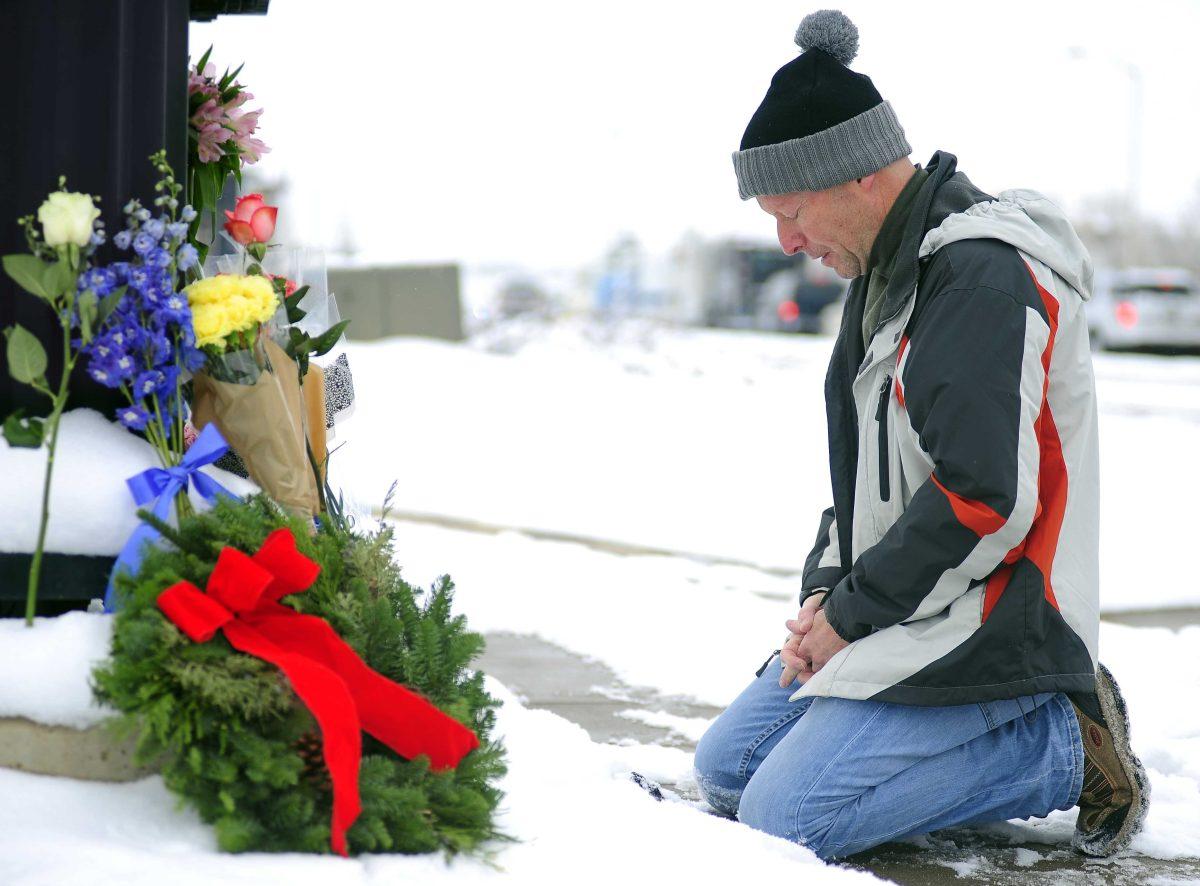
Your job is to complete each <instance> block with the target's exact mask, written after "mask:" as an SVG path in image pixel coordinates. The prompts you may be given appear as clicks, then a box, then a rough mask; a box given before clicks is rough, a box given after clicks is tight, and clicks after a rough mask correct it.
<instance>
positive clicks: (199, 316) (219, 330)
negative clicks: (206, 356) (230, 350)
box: [192, 303, 229, 347]
mask: <svg viewBox="0 0 1200 886" xmlns="http://www.w3.org/2000/svg"><path fill="white" fill-rule="evenodd" d="M228 325H229V324H228V322H227V320H226V313H225V306H224V305H222V304H220V303H208V304H204V303H201V304H197V305H195V306H193V308H192V329H193V330H194V331H195V333H196V345H197V346H198V347H204V346H206V345H216V346H217V347H224V345H225V336H226V335H228V334H229V329H228Z"/></svg>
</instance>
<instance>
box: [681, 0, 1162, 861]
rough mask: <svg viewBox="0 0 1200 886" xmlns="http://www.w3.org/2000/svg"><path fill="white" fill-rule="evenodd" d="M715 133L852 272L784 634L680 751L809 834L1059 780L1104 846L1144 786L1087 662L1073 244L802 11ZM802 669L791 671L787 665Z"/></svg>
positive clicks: (824, 16) (896, 824) (1089, 563)
mask: <svg viewBox="0 0 1200 886" xmlns="http://www.w3.org/2000/svg"><path fill="white" fill-rule="evenodd" d="M796 41H797V43H799V44H800V48H801V50H802V52H801V54H800V55H799V56H798V57H796V58H795V59H793V60H792V61H791V62H789V63H788V64H786V65H784V66H783V67H782V68H780V69H779V71H778V72H777V73H776V74H775V77H774V78H773V79H772V81H771V85H770V88H769V89H768V90H767V94H766V97H765V98H764V99H763V101H762V104H761V105H760V106H759V108H758V110H757V111H756V112H755V114H754V116H753V117H752V118H751V120H750V123H749V125H748V126H747V128H746V132H745V135H744V136H743V138H742V143H741V149H740V150H739V151H737V153H735V154H734V156H733V160H734V167H735V169H736V172H737V179H738V187H739V189H740V191H741V196H742V198H743V199H749V198H751V197H753V198H755V199H757V201H758V203H759V205H760V206H761V207H762V209H763V210H764V211H765V212H767V213H768V214H769V215H771V216H772V217H773V218H774V220H775V223H776V227H777V231H778V236H779V243H780V245H781V246H782V247H783V250H784V252H786V253H787V254H789V255H794V254H796V253H798V252H803V253H805V254H806V255H807V256H808V257H809V259H810V260H813V261H820V262H822V263H823V264H825V265H827V266H829V267H832V268H833V269H835V270H836V271H837V273H838V274H839V275H841V276H842V277H845V278H847V279H852V280H853V283H852V284H851V287H850V292H849V294H848V297H847V302H846V305H845V311H844V314H843V318H842V324H841V331H840V332H839V334H838V337H837V340H836V342H835V344H834V348H833V356H832V359H831V360H830V364H829V370H828V374H827V376H826V380H825V400H826V413H827V415H826V417H827V421H828V432H829V467H830V474H831V478H832V485H833V505H832V507H830V508H829V509H828V510H826V511H825V513H824V514H823V515H822V519H821V523H820V530H819V532H818V535H817V541H816V546H815V547H814V548H813V550H812V553H811V554H810V555H809V557H808V560H807V563H806V566H805V569H804V578H803V583H802V593H801V598H800V602H801V604H802V605H801V609H800V612H799V614H798V615H797V617H796V618H795V619H794V620H791V621H789V622H788V623H787V627H788V630H789V631H790V637H789V638H788V640H787V642H786V643H785V645H784V647H783V649H782V650H781V651H780V652H779V654H778V657H774V656H773V657H772V659H771V660H770V661H768V663H767V664H766V665H764V667H763V669H762V670H761V671H760V672H759V676H758V678H757V679H756V680H755V681H754V682H752V683H751V684H750V685H749V686H748V687H747V689H746V690H745V691H744V692H743V693H742V694H741V695H740V696H739V697H738V698H737V699H735V700H734V701H733V703H732V704H731V705H730V706H729V708H728V709H727V710H726V711H725V712H724V713H723V714H722V715H721V716H720V717H719V718H718V719H717V721H716V722H715V723H714V724H713V726H712V727H711V728H710V730H709V731H708V733H707V734H706V735H705V736H704V738H703V740H702V741H701V742H700V745H699V747H698V748H697V751H696V778H697V782H698V784H699V786H700V789H701V792H702V794H703V795H704V797H705V799H706V800H707V801H708V802H709V804H710V805H712V806H714V807H715V808H717V809H718V810H721V811H723V812H725V813H727V814H729V815H736V816H737V817H738V818H740V819H741V820H742V821H744V822H746V823H747V824H749V825H750V826H752V827H755V828H758V829H761V830H764V831H767V832H769V833H772V834H776V835H778V836H781V837H784V838H786V839H789V840H795V841H799V842H802V843H804V844H806V845H808V846H810V847H811V848H812V849H813V850H814V851H815V852H816V853H817V854H818V855H819V856H821V857H822V858H834V857H840V856H844V855H849V854H851V853H854V852H859V851H862V850H865V849H869V848H871V847H872V846H876V845H878V844H880V843H883V842H885V841H887V840H892V839H898V838H901V837H906V836H911V835H916V834H922V833H926V832H928V831H932V830H936V829H938V828H945V827H949V826H952V825H968V824H973V823H982V822H993V821H1003V820H1006V819H1011V818H1025V817H1029V816H1045V815H1047V814H1048V813H1050V812H1051V811H1052V810H1055V809H1070V808H1071V807H1073V806H1078V807H1079V816H1078V819H1077V824H1076V831H1075V837H1074V841H1073V842H1074V845H1075V846H1076V848H1078V849H1079V850H1080V851H1082V852H1085V853H1087V854H1089V855H1108V854H1111V853H1112V852H1115V851H1116V850H1118V849H1120V848H1122V847H1123V846H1125V845H1127V844H1128V842H1129V840H1130V839H1131V838H1132V836H1133V834H1134V833H1135V832H1136V831H1137V830H1138V829H1139V828H1140V827H1141V823H1142V821H1143V819H1144V817H1145V812H1146V804H1147V801H1148V795H1149V785H1148V784H1147V782H1146V777H1145V771H1144V769H1143V768H1142V766H1141V764H1140V762H1139V761H1138V760H1137V758H1136V757H1135V756H1134V754H1133V752H1132V750H1131V748H1130V745H1129V735H1128V733H1129V724H1128V719H1127V716H1126V712H1125V706H1124V702H1123V701H1122V699H1121V696H1120V692H1119V690H1118V689H1117V686H1116V683H1115V682H1114V681H1113V679H1112V676H1111V674H1109V672H1108V671H1107V670H1106V669H1105V668H1104V667H1103V666H1101V665H1099V664H1098V661H1097V655H1098V649H1097V647H1098V638H1099V623H1098V616H1097V610H1098V585H1099V575H1098V572H1099V565H1098V562H1099V556H1098V547H1099V536H1098V528H1097V527H1098V522H1099V509H1098V494H1097V487H1098V483H1099V467H1098V458H1097V451H1098V450H1097V421H1096V391H1095V382H1094V379H1093V374H1092V364H1091V356H1090V350H1089V343H1088V330H1087V322H1086V320H1085V317H1084V301H1085V300H1086V299H1087V298H1088V297H1089V295H1090V287H1091V279H1092V265H1091V261H1090V259H1089V257H1088V255H1087V252H1086V251H1085V249H1084V248H1083V245H1082V244H1081V243H1080V241H1079V238H1078V237H1077V236H1076V234H1075V232H1074V230H1073V229H1072V227H1071V225H1070V223H1069V222H1068V221H1067V219H1066V218H1065V217H1064V216H1063V214H1062V213H1061V212H1060V211H1059V209H1058V208H1057V207H1056V206H1054V205H1053V204H1052V203H1051V202H1050V201H1049V200H1047V199H1046V198H1044V197H1042V196H1041V195H1039V194H1037V193H1034V192H1032V191H1006V192H1003V193H1001V194H999V195H998V196H995V197H993V196H990V195H988V194H985V193H984V192H982V191H980V190H979V189H978V188H976V187H975V186H974V185H972V184H971V182H970V181H969V180H968V179H967V177H966V176H965V175H963V173H961V172H959V171H957V168H956V162H957V161H956V159H955V157H954V156H953V155H951V154H947V153H945V152H938V153H936V154H934V156H933V158H932V159H931V160H930V161H929V163H928V164H927V165H926V166H925V167H924V168H921V167H918V166H914V164H913V163H912V162H911V160H910V159H909V154H910V153H911V150H912V149H911V147H910V146H909V144H908V142H907V140H906V138H905V136H904V130H903V129H902V128H901V126H900V123H899V121H898V120H897V118H896V114H895V112H894V111H893V110H892V107H891V105H890V104H889V103H888V102H886V101H884V100H883V99H882V97H881V96H880V94H879V92H878V91H877V90H876V88H875V86H874V85H873V84H872V82H871V80H870V79H869V78H868V77H866V76H865V75H863V74H860V73H857V72H855V71H852V70H851V69H850V68H849V67H848V65H849V63H850V62H851V60H852V59H853V58H854V55H855V53H856V51H857V47H858V34H857V30H856V29H855V28H854V26H853V24H851V23H850V22H849V20H848V19H846V17H845V16H843V15H842V14H841V13H838V12H832V11H823V12H820V13H814V14H813V15H810V16H809V17H808V18H806V19H805V21H804V22H803V23H802V24H801V27H800V30H799V31H798V32H797V35H796ZM796 681H799V684H800V685H799V687H798V688H797V687H796V686H795V685H794V684H795V683H796Z"/></svg>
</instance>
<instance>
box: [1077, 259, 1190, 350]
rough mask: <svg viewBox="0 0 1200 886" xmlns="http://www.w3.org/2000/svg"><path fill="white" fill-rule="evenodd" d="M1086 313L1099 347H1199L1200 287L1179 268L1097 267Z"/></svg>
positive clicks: (1089, 326)
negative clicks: (1098, 268) (1106, 269)
mask: <svg viewBox="0 0 1200 886" xmlns="http://www.w3.org/2000/svg"><path fill="white" fill-rule="evenodd" d="M1087 315H1088V329H1089V331H1090V333H1091V338H1092V346H1093V347H1095V348H1200V289H1198V288H1197V281H1196V278H1195V276H1194V275H1192V274H1191V273H1189V272H1188V271H1185V270H1182V269H1180V268H1126V269H1123V270H1119V271H1097V272H1096V280H1095V285H1094V287H1093V296H1092V299H1091V301H1089V302H1088V303H1087Z"/></svg>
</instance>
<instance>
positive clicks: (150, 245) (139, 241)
mask: <svg viewBox="0 0 1200 886" xmlns="http://www.w3.org/2000/svg"><path fill="white" fill-rule="evenodd" d="M156 246H158V240H157V239H155V238H154V237H152V236H151V235H150V234H149V233H147V232H146V231H138V232H137V235H136V236H135V237H134V238H133V251H134V252H136V253H137V254H138V255H145V254H146V253H147V252H149V251H150V250H151V249H154V248H155V247H156Z"/></svg>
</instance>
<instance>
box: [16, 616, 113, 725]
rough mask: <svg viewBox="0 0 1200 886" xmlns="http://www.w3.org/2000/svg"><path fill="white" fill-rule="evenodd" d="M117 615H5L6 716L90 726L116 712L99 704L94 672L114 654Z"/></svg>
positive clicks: (37, 721) (57, 723)
mask: <svg viewBox="0 0 1200 886" xmlns="http://www.w3.org/2000/svg"><path fill="white" fill-rule="evenodd" d="M111 640H112V616H110V615H101V614H98V613H87V612H68V613H66V614H65V615H60V616H58V617H57V618H38V619H35V620H34V625H33V627H31V628H30V627H26V625H25V621H24V619H19V618H4V619H0V717H24V718H26V719H28V720H33V721H34V722H35V723H45V724H47V725H50V726H70V727H71V728H73V729H87V728H88V727H90V726H95V725H96V724H97V723H100V722H101V721H103V720H105V719H106V718H108V717H111V716H112V715H113V714H114V713H115V712H114V711H113V710H112V709H110V708H106V707H102V706H101V705H99V704H97V702H96V700H95V698H93V696H92V689H91V674H92V668H93V667H95V666H96V664H97V663H98V662H100V661H102V660H104V659H105V658H107V657H108V650H109V645H110V643H111Z"/></svg>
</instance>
